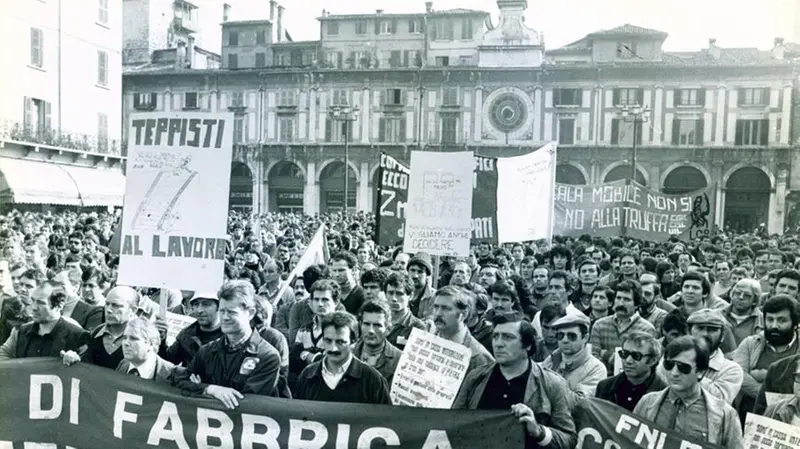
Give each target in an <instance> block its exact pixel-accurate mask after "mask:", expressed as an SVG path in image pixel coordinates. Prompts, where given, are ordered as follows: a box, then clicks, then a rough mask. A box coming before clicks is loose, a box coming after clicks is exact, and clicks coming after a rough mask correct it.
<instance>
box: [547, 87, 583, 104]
mask: <svg viewBox="0 0 800 449" xmlns="http://www.w3.org/2000/svg"><path fill="white" fill-rule="evenodd" d="M582 97H583V93H582V92H581V90H580V89H556V90H554V91H553V106H580V105H581V101H582Z"/></svg>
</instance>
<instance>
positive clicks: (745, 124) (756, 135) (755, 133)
mask: <svg viewBox="0 0 800 449" xmlns="http://www.w3.org/2000/svg"><path fill="white" fill-rule="evenodd" d="M768 133H769V119H760V120H736V139H735V141H734V143H735V144H736V145H737V146H743V145H761V146H766V145H767V143H768Z"/></svg>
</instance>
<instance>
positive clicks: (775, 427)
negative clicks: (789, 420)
mask: <svg viewBox="0 0 800 449" xmlns="http://www.w3.org/2000/svg"><path fill="white" fill-rule="evenodd" d="M743 447H745V448H747V449H793V448H797V447H800V427H795V426H793V425H791V424H786V423H783V422H780V421H776V420H774V419H770V418H765V417H763V416H760V415H754V414H752V413H748V414H747V420H746V421H745V423H744V446H743Z"/></svg>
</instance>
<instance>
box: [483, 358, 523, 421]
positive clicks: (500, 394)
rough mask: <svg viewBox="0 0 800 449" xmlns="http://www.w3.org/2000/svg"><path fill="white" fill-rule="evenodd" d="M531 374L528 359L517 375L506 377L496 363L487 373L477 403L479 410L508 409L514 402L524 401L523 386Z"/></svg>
mask: <svg viewBox="0 0 800 449" xmlns="http://www.w3.org/2000/svg"><path fill="white" fill-rule="evenodd" d="M530 375H531V362H530V360H528V369H526V370H525V372H524V373H522V374H520V375H519V376H517V377H514V378H511V379H506V377H505V376H504V375H503V372H502V371H500V365H496V366H495V367H494V369H493V370H492V374H491V375H489V380H488V381H487V382H486V388H485V389H484V390H483V395H482V396H481V400H480V402H479V403H478V409H480V410H508V409H510V408H511V406H512V405H514V404H519V403H520V402H524V399H525V388H526V387H527V386H528V377H530Z"/></svg>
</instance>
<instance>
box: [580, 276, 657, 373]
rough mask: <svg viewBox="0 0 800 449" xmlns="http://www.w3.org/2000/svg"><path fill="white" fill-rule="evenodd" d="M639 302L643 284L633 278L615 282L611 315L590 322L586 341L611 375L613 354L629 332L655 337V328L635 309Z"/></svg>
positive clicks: (612, 371)
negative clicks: (632, 279) (589, 333)
mask: <svg viewBox="0 0 800 449" xmlns="http://www.w3.org/2000/svg"><path fill="white" fill-rule="evenodd" d="M641 302H642V287H641V286H640V285H639V283H638V282H636V281H630V280H626V281H622V282H620V283H619V284H617V293H616V297H615V299H614V315H611V316H607V317H603V318H600V319H599V320H597V321H595V323H594V325H593V326H592V333H591V337H590V338H589V342H590V343H591V345H592V355H593V356H595V357H597V358H598V359H599V360H600V361H601V362H603V363H604V364H605V365H606V368H607V369H608V373H609V375H612V376H613V375H614V374H615V373H614V355H615V354H616V352H617V349H619V348H620V347H621V346H622V339H623V338H624V337H625V335H627V334H628V333H629V332H633V331H637V332H644V333H646V334H650V335H652V336H653V337H658V332H656V328H655V327H653V325H652V324H650V322H649V321H647V320H646V319H644V318H642V317H641V316H639V313H638V312H637V310H638V308H639V305H640V304H641Z"/></svg>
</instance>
